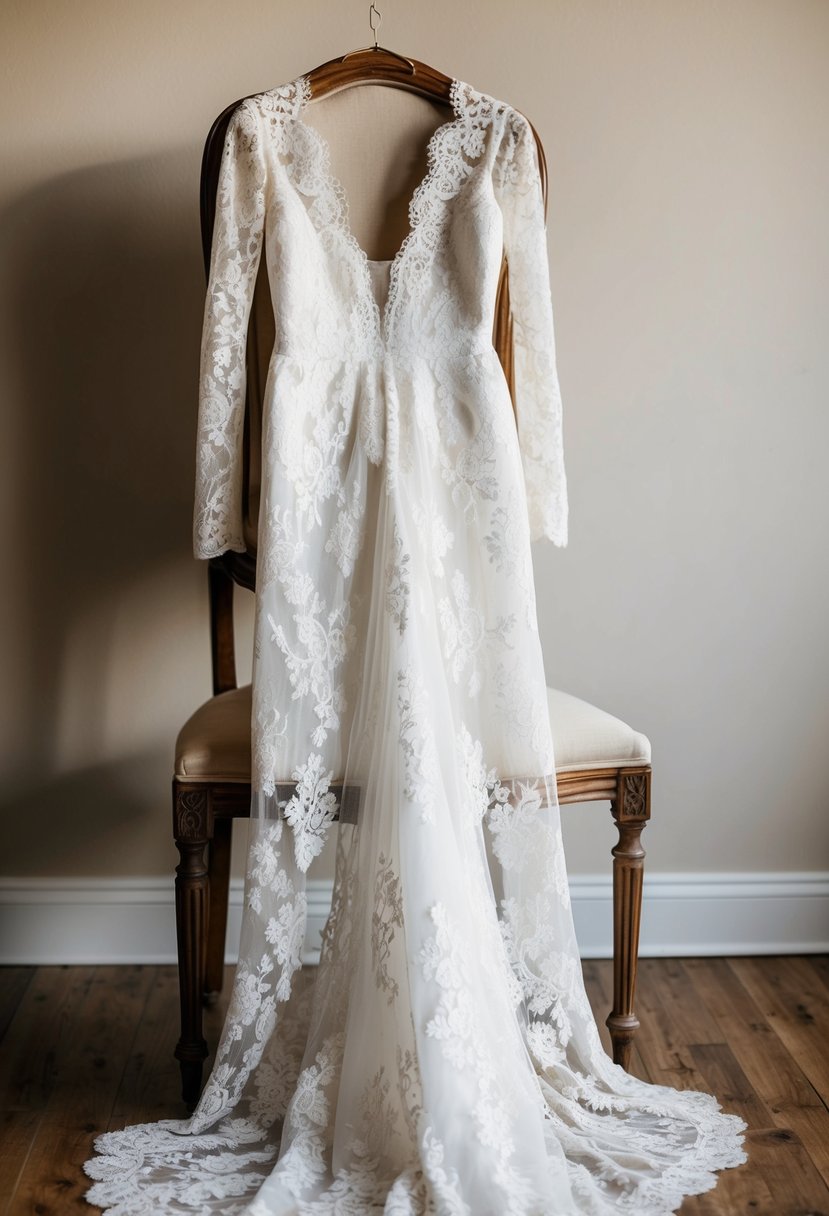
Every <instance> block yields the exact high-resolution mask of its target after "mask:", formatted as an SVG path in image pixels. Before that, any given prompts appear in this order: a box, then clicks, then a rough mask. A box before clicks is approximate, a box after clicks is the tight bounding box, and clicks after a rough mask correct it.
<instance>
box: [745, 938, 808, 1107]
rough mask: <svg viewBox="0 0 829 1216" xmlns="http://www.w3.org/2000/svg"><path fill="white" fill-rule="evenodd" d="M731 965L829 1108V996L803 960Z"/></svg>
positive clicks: (761, 961)
mask: <svg viewBox="0 0 829 1216" xmlns="http://www.w3.org/2000/svg"><path fill="white" fill-rule="evenodd" d="M730 965H731V967H732V969H733V971H734V972H735V974H736V975H737V976H738V977H739V979H740V982H741V983H742V985H743V987H744V988H745V989H746V991H747V992H748V993H749V994H750V995H751V997H752V998H753V1000H754V1002H755V1004H756V1005H757V1006H758V1007H759V1009H760V1010H761V1012H762V1014H763V1017H764V1018H765V1019H766V1021H767V1022H768V1023H769V1025H770V1026H771V1028H772V1029H773V1030H774V1032H775V1034H777V1036H778V1038H779V1039H780V1040H781V1042H782V1043H783V1044H784V1046H785V1047H786V1049H787V1050H788V1051H789V1053H790V1054H791V1055H792V1056H793V1058H794V1059H795V1060H796V1061H797V1063H798V1064H799V1065H800V1068H801V1069H802V1071H803V1074H804V1076H805V1077H806V1078H807V1079H808V1080H809V1082H810V1083H811V1084H812V1085H813V1086H814V1088H815V1090H816V1091H817V1093H818V1095H819V1096H820V1098H821V1100H822V1101H823V1103H824V1104H829V1051H827V1049H826V1044H827V1042H829V992H827V991H826V989H825V988H824V987H823V985H822V984H821V983H820V982H819V981H818V979H817V977H816V975H815V971H814V969H813V968H812V967H810V966H809V964H808V962H807V961H806V960H805V959H804V958H788V957H787V958H773V959H762V960H760V959H757V958H735V959H732V960H731V962H730Z"/></svg>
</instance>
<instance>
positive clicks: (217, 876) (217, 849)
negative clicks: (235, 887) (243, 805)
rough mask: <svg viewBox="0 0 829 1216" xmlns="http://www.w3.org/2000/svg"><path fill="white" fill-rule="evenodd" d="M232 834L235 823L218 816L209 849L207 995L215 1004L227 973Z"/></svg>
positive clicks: (205, 993)
mask: <svg viewBox="0 0 829 1216" xmlns="http://www.w3.org/2000/svg"><path fill="white" fill-rule="evenodd" d="M232 832H233V820H232V819H221V818H219V817H218V816H217V817H216V818H215V820H214V822H213V838H212V839H211V841H210V843H209V845H208V850H207V853H208V860H207V869H208V915H207V962H206V965H205V975H204V995H205V999H206V1000H208V1001H209V1002H211V1003H212V1001H214V1000H215V998H216V997H217V996H218V994H219V993H220V992H221V990H222V980H223V978H224V971H225V941H226V938H227V902H228V893H229V889H230V842H231V837H232Z"/></svg>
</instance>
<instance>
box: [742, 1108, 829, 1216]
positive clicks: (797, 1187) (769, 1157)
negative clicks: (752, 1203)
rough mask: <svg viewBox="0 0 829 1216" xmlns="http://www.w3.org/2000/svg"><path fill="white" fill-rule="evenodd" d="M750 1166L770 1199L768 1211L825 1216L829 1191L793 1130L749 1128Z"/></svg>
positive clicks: (801, 1215) (790, 1214)
mask: <svg viewBox="0 0 829 1216" xmlns="http://www.w3.org/2000/svg"><path fill="white" fill-rule="evenodd" d="M746 1148H747V1150H748V1154H749V1165H750V1167H751V1169H752V1170H756V1171H757V1172H758V1173H759V1174H761V1175H762V1177H763V1181H764V1182H765V1184H766V1186H767V1187H768V1189H769V1191H770V1193H771V1196H772V1201H773V1206H772V1207H771V1208H769V1209H767V1210H768V1212H769V1213H780V1214H781V1216H783V1214H785V1216H827V1214H829V1194H827V1190H826V1184H825V1183H824V1181H823V1179H822V1178H821V1176H820V1174H819V1173H818V1172H817V1170H816V1169H815V1167H814V1165H813V1164H812V1161H811V1158H810V1157H809V1154H808V1153H807V1152H806V1150H805V1149H804V1147H803V1145H802V1144H801V1143H800V1141H799V1139H798V1138H797V1136H796V1135H795V1134H794V1132H793V1131H790V1130H788V1129H786V1128H782V1127H772V1128H764V1129H761V1130H752V1131H750V1132H749V1133H748V1135H747V1136H746Z"/></svg>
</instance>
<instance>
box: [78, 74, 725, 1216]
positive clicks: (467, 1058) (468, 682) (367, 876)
mask: <svg viewBox="0 0 829 1216" xmlns="http://www.w3.org/2000/svg"><path fill="white" fill-rule="evenodd" d="M310 101H311V96H310V85H309V81H308V78H307V77H305V76H301V77H299V78H298V79H296V80H294V81H292V82H290V83H288V84H286V85H282V86H280V87H278V88H275V89H272V90H269V91H267V92H264V93H260V94H258V95H256V96H254V97H251V98H248V99H247V100H246V101H244V102H243V103H241V104H240V105H239V106H238V107H237V109H236V110H235V111H234V114H233V116H232V119H231V122H230V126H229V128H228V131H227V137H226V143H225V147H224V155H223V159H222V163H221V170H220V179H219V187H218V196H217V211H216V221H215V230H214V238H213V246H212V255H211V266H210V280H209V287H208V292H207V301H206V309H205V317H204V330H203V340H202V350H201V382H200V414H199V442H198V475H197V493H196V512H195V552H196V554H197V555H198V556H199V557H202V558H208V557H211V556H212V555H214V554H219V553H221V552H223V551H225V550H228V549H236V550H242V549H244V542H243V539H242V531H241V519H242V512H241V493H242V477H241V461H240V445H241V436H242V419H243V403H244V392H245V362H244V358H245V343H246V331H247V321H248V316H249V311H250V307H251V300H252V294H253V286H254V281H255V277H256V271H257V268H258V265H259V261H260V255H261V254H262V251H263V250H264V254H265V258H266V263H267V269H268V275H269V282H270V290H271V293H272V299H273V304H274V310H275V316H276V318H277V335H278V336H277V341H276V345H275V349H274V351H273V354H272V357H271V360H270V366H269V374H268V378H267V383H266V388H265V406H264V419H263V456H262V466H263V467H262V498H261V508H260V524H259V543H258V571H257V587H256V621H255V652H254V670H253V720H252V731H253V796H252V807H251V812H252V823H251V833H252V835H251V842H250V851H249V859H248V868H247V879H246V888H245V910H244V918H243V927H242V937H241V951H240V956H239V964H238V968H237V971H236V977H235V981H234V985H233V993H232V1000H231V1005H230V1009H229V1012H228V1016H227V1020H226V1023H225V1026H224V1030H223V1033H222V1036H221V1041H220V1044H219V1047H218V1051H217V1055H216V1059H215V1062H214V1065H213V1069H212V1072H211V1074H210V1077H209V1079H208V1081H207V1084H206V1087H205V1089H204V1092H203V1094H202V1096H201V1100H200V1101H199V1103H198V1106H197V1107H196V1109H195V1111H194V1113H193V1115H192V1117H191V1118H189V1119H183V1120H175V1119H171V1120H167V1121H163V1122H160V1123H152V1124H142V1125H138V1126H134V1127H127V1128H126V1129H124V1130H121V1131H114V1132H109V1133H107V1134H105V1135H102V1136H100V1137H99V1138H98V1139H97V1140H96V1143H95V1147H96V1149H97V1152H98V1154H99V1155H98V1156H96V1157H94V1158H93V1159H92V1160H91V1161H89V1162H88V1163H87V1164H86V1167H85V1168H86V1170H87V1173H88V1174H89V1175H90V1176H91V1177H92V1178H93V1179H95V1180H96V1181H95V1184H94V1185H93V1186H92V1187H91V1188H90V1190H89V1191H88V1193H87V1198H88V1199H89V1201H90V1202H91V1203H95V1204H98V1205H100V1206H102V1207H104V1208H107V1209H111V1210H112V1211H114V1212H116V1213H119V1214H121V1216H138V1214H139V1213H140V1214H144V1213H193V1212H197V1213H205V1214H206V1213H222V1214H228V1213H240V1214H241V1213H244V1214H245V1216H266V1214H267V1216H287V1214H288V1213H297V1214H299V1213H302V1214H308V1216H310V1214H312V1213H313V1214H320V1216H322V1214H323V1213H379V1212H383V1213H386V1214H387V1216H416V1214H417V1216H420V1214H425V1213H440V1214H446V1216H449V1214H452V1216H460V1214H462V1213H463V1214H468V1216H505V1214H514V1216H537V1214H545V1216H546V1214H549V1216H552V1214H555V1216H564V1214H566V1213H597V1214H598V1213H602V1214H605V1213H621V1212H626V1213H636V1214H637V1216H646V1214H648V1213H654V1214H655V1213H667V1212H672V1211H674V1210H675V1209H676V1208H677V1207H678V1205H679V1204H680V1202H681V1200H682V1197H683V1196H684V1195H687V1194H692V1193H697V1192H700V1191H704V1190H707V1189H708V1188H710V1187H711V1186H713V1185H714V1183H715V1181H716V1174H715V1171H717V1170H719V1169H722V1168H724V1167H726V1166H733V1165H736V1164H738V1163H740V1162H741V1161H743V1160H744V1159H745V1155H744V1153H743V1150H742V1147H741V1144H742V1133H743V1131H744V1128H745V1125H744V1124H743V1123H742V1121H741V1120H739V1119H738V1118H736V1117H734V1116H729V1115H725V1114H723V1113H722V1112H721V1110H720V1108H719V1106H718V1105H717V1102H716V1101H715V1099H714V1098H713V1097H711V1096H710V1095H708V1094H704V1093H697V1092H691V1091H682V1092H680V1091H676V1090H673V1089H670V1088H668V1087H665V1086H660V1085H650V1084H646V1083H644V1082H642V1081H639V1080H637V1079H635V1078H633V1077H631V1076H629V1075H627V1074H626V1073H625V1072H624V1071H623V1070H622V1069H621V1068H619V1067H618V1066H616V1065H615V1064H613V1063H612V1061H611V1060H610V1059H609V1058H608V1056H607V1055H606V1054H605V1052H604V1051H603V1049H602V1046H601V1042H600V1040H599V1035H598V1032H597V1029H596V1024H595V1021H594V1019H593V1016H592V1014H591V1010H590V1006H589V1004H588V1001H587V998H586V996H585V990H584V986H583V982H582V973H581V967H580V962H579V954H578V949H577V945H576V939H575V936H574V932H573V921H572V915H571V909H570V904H569V895H568V886H567V875H566V871H565V863H564V855H563V850H562V842H561V834H560V827H559V811H558V804H557V800H556V781H555V764H554V758H553V742H552V739H551V735H550V723H549V718H548V710H547V700H546V688H545V678H544V669H543V663H542V654H541V646H540V643H539V637H538V631H537V626H536V607H535V598H534V590H533V576H532V565H531V559H530V542H531V540H533V539H536V538H538V537H548V538H549V539H551V540H552V541H553V542H554V543H555V544H558V545H564V544H566V540H567V493H566V484H565V474H564V466H563V458H562V424H561V403H560V397H559V389H558V381H557V375H556V364H555V352H554V340H553V316H552V305H551V294H550V283H549V270H548V255H547V247H546V237H545V222H544V213H543V203H542V192H541V179H540V174H539V165H538V160H537V155H536V149H535V143H534V138H533V134H532V130H531V128H530V126H529V123H528V122H527V120H526V119H525V118H524V117H523V115H521V114H520V113H519V112H518V111H517V110H515V109H513V108H512V107H511V106H510V105H508V104H506V103H504V102H502V101H498V100H496V99H495V98H493V97H491V96H488V95H487V94H485V93H482V92H479V91H477V90H476V89H474V88H473V87H472V86H471V85H469V84H466V83H464V82H463V81H460V80H455V81H453V84H452V107H453V116H452V118H451V119H450V120H449V121H447V122H445V123H444V124H443V125H441V126H440V127H438V128H437V130H436V131H435V132H434V134H433V136H432V137H431V139H430V141H429V145H428V171H427V174H426V176H425V178H424V180H423V181H422V182H421V183H420V185H419V186H418V189H417V191H416V192H415V194H414V197H413V198H412V200H411V203H410V208H409V220H410V231H409V233H408V235H407V237H406V239H405V241H404V243H403V245H402V246H401V248H400V249H399V251H398V253H397V254H396V256H395V257H394V258H393V259H392V260H391V261H390V262H380V261H371V260H370V259H369V258H367V256H366V255H365V253H364V252H363V250H362V249H361V247H360V246H359V245H358V244H357V242H356V241H355V239H354V236H353V234H352V232H351V230H350V227H349V218H348V208H347V203H346V199H345V195H344V191H343V188H342V185H341V183H340V182H338V181H337V180H336V179H335V178H334V177H333V175H332V172H331V168H330V156H329V152H330V149H329V147H328V145H327V144H326V142H325V141H324V139H323V138H322V136H321V135H320V134H319V133H318V132H317V131H316V130H315V128H314V127H313V126H312V125H310V124H308V123H307V122H306V120H305V111H306V107H307V105H308V104H309V103H310ZM502 247H503V248H504V249H505V251H506V255H507V259H508V263H509V282H510V296H511V304H512V309H513V315H514V346H515V353H514V360H515V364H514V371H515V395H516V408H515V414H514V413H513V407H512V403H511V399H510V392H509V388H508V385H507V381H506V379H505V377H504V374H503V371H502V367H501V364H500V361H499V358H498V355H497V353H496V351H495V349H494V347H493V345H492V327H493V316H494V304H495V294H496V288H497V283H498V276H499V269H500V265H501V256H502ZM516 422H517V426H516ZM286 783H291V784H287V785H286ZM336 816H338V818H339V824H338V826H337V827H336V828H334V829H333V830H334V831H336V833H337V836H338V841H337V857H336V878H335V884H334V901H333V907H332V911H331V916H330V918H329V920H328V922H327V925H326V928H325V932H324V935H323V946H322V957H321V961H320V965H319V968H318V969H317V972H316V975H315V976H314V978H313V981H312V982H309V983H308V984H302V985H300V984H299V983H298V979H299V978H300V977H299V976H298V975H297V971H298V968H299V966H300V947H301V944H302V941H303V936H304V931H305V924H306V895H305V875H306V871H307V868H308V866H309V863H310V862H311V860H312V859H313V858H314V857H315V856H316V855H317V854H318V853H319V852H320V849H321V848H322V845H323V842H324V840H325V839H326V836H327V834H328V832H329V831H331V830H332V826H331V825H332V822H333V821H334V819H335V817H336Z"/></svg>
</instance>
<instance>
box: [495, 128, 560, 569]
mask: <svg viewBox="0 0 829 1216" xmlns="http://www.w3.org/2000/svg"><path fill="white" fill-rule="evenodd" d="M493 180H494V187H495V191H496V195H497V198H498V202H499V205H500V207H501V211H502V214H503V221H504V251H505V253H506V257H507V264H508V267H509V295H510V307H511V311H512V320H513V373H514V390H513V391H514V401H515V415H516V422H517V426H518V441H519V444H520V447H521V459H522V464H523V469H524V482H525V486H526V491H527V506H528V511H529V519H530V535H531V537H532V539H533V540H537V539H538V538H539V537H542V536H546V537H549V539H550V540H552V541H553V543H554V544H556V545H560V546H564V545H566V544H567V515H568V503H567V480H566V476H565V471H564V451H563V442H562V420H561V393H560V391H559V383H558V372H557V369H556V351H555V334H554V329H553V306H552V297H551V291H550V270H549V260H548V253H547V235H546V223H545V219H544V198H543V194H542V185H541V174H540V169H539V162H538V153H537V150H536V145H535V136H534V135H533V131H532V127H531V126H530V124H529V122H528V121H527V119H526V118H525V117H524V115H523V114H520V113H519V112H518V111H513V112H512V113H511V115H510V116H509V119H508V121H507V123H506V125H505V129H504V132H503V136H502V140H501V144H500V146H499V149H498V155H497V157H496V161H495V173H494V178H493Z"/></svg>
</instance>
